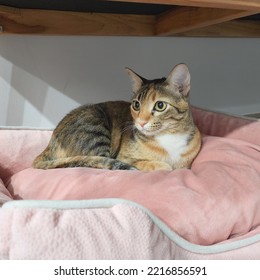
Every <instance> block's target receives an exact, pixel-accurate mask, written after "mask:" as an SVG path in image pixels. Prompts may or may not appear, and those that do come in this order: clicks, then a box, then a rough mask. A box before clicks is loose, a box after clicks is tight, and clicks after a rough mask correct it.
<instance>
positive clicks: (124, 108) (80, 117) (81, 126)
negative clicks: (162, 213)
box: [33, 64, 201, 171]
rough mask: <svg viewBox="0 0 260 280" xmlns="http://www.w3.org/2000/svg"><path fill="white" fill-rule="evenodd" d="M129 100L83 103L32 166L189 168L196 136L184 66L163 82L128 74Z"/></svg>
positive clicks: (197, 140)
mask: <svg viewBox="0 0 260 280" xmlns="http://www.w3.org/2000/svg"><path fill="white" fill-rule="evenodd" d="M128 73H129V75H130V77H131V79H132V81H133V91H134V95H133V98H132V101H131V103H130V102H124V101H115V102H104V103H99V104H94V105H84V106H81V107H79V108H77V109H75V110H73V111H72V112H70V113H69V114H68V115H67V116H65V118H64V119H63V120H62V121H61V122H60V123H59V124H58V126H57V127H56V129H55V130H54V132H53V135H52V137H51V140H50V142H49V145H48V146H47V148H46V149H45V150H44V151H43V152H42V153H41V154H40V155H39V156H38V157H37V158H36V159H35V160H34V163H33V166H34V167H35V168H42V169H48V168H62V167H80V166H81V167H94V168H105V169H127V170H131V169H139V170H143V171H151V170H172V169H176V168H189V167H190V165H191V163H192V161H193V159H194V158H195V157H196V155H197V153H198V152H199V149H200V145H201V138H200V133H199V131H198V129H197V127H196V126H195V125H194V123H193V119H192V115H191V111H190V106H189V100H188V94H189V88H190V85H189V83H190V78H189V72H188V68H187V66H186V65H184V64H180V65H177V66H176V67H175V68H174V69H173V70H172V72H171V73H170V75H169V76H168V78H167V79H166V78H162V79H157V80H151V81H148V80H146V79H144V78H142V77H140V76H139V75H137V74H136V73H134V72H133V71H132V70H130V69H128Z"/></svg>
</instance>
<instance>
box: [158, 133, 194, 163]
mask: <svg viewBox="0 0 260 280" xmlns="http://www.w3.org/2000/svg"><path fill="white" fill-rule="evenodd" d="M188 138H189V134H181V133H176V134H165V135H160V136H157V137H156V141H157V143H158V145H159V146H160V147H161V148H163V149H164V150H165V151H166V154H167V162H168V163H169V164H170V165H172V166H173V165H174V164H175V163H176V162H178V161H179V160H180V159H181V156H182V154H184V153H185V152H186V151H187V146H188Z"/></svg>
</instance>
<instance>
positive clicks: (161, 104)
mask: <svg viewBox="0 0 260 280" xmlns="http://www.w3.org/2000/svg"><path fill="white" fill-rule="evenodd" d="M166 108H167V103H166V102H163V101H157V102H156V103H155V105H154V110H155V111H158V112H163V111H164V110H165V109H166Z"/></svg>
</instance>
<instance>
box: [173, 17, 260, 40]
mask: <svg viewBox="0 0 260 280" xmlns="http://www.w3.org/2000/svg"><path fill="white" fill-rule="evenodd" d="M175 36H182V37H228V38H260V23H259V21H252V20H250V21H249V20H248V21H247V20H234V21H230V22H224V23H220V24H216V25H212V26H208V27H204V28H200V29H196V30H193V31H189V32H185V33H180V34H176V35H175Z"/></svg>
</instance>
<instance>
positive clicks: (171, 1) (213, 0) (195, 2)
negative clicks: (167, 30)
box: [108, 0, 260, 12]
mask: <svg viewBox="0 0 260 280" xmlns="http://www.w3.org/2000/svg"><path fill="white" fill-rule="evenodd" d="M108 1H115V2H131V3H145V4H165V5H177V6H192V7H204V8H222V9H234V10H251V11H258V12H260V0H108Z"/></svg>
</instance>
